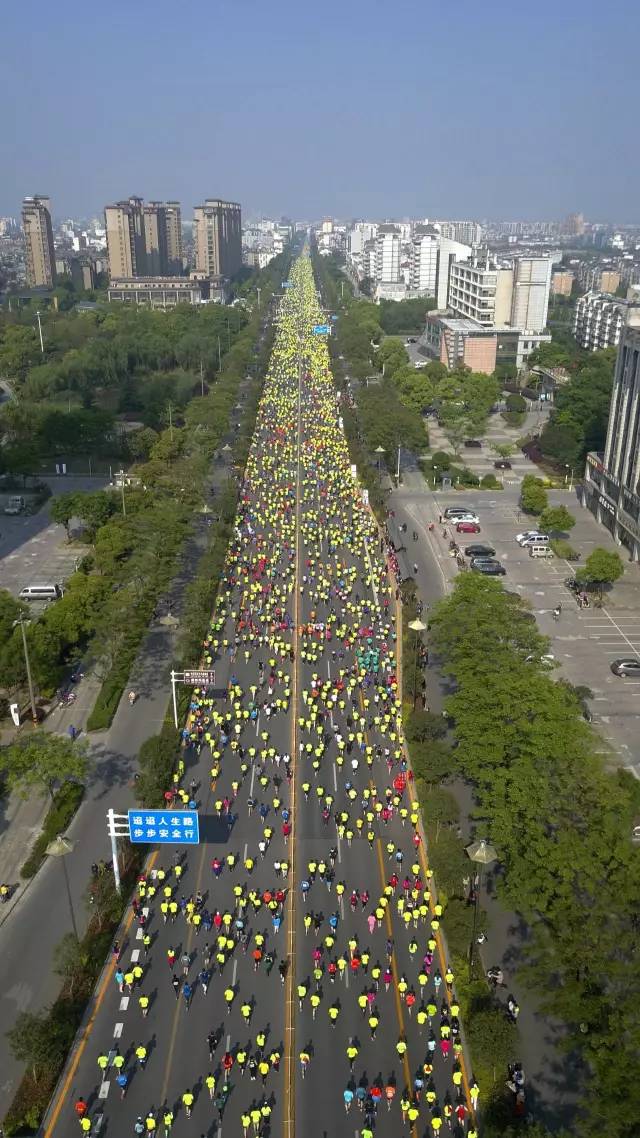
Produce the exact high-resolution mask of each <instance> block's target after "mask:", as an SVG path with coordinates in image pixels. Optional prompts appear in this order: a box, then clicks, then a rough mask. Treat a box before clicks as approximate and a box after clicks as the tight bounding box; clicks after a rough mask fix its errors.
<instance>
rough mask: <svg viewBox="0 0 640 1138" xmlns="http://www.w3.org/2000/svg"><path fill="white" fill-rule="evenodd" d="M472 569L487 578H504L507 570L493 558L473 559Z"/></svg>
mask: <svg viewBox="0 0 640 1138" xmlns="http://www.w3.org/2000/svg"><path fill="white" fill-rule="evenodd" d="M471 568H472V569H475V570H476V572H477V573H484V574H485V576H487V577H504V575H505V573H506V572H507V570H506V569H505V567H504V565H501V564H500V562H499V561H494V559H493V558H492V557H472V558H471Z"/></svg>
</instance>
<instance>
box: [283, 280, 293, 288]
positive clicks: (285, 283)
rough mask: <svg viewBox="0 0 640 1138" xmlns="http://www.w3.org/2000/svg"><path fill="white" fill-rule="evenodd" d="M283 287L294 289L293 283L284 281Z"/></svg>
mask: <svg viewBox="0 0 640 1138" xmlns="http://www.w3.org/2000/svg"><path fill="white" fill-rule="evenodd" d="M282 287H283V288H293V281H283V282H282Z"/></svg>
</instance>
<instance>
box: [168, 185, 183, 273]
mask: <svg viewBox="0 0 640 1138" xmlns="http://www.w3.org/2000/svg"><path fill="white" fill-rule="evenodd" d="M164 218H165V228H166V234H167V271H168V273H169V276H176V275H178V274H180V273H181V272H182V210H181V208H180V202H165V203H164Z"/></svg>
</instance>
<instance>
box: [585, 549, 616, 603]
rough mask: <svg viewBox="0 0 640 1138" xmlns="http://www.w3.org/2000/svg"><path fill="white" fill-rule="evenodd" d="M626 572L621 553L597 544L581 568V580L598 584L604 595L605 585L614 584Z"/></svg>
mask: <svg viewBox="0 0 640 1138" xmlns="http://www.w3.org/2000/svg"><path fill="white" fill-rule="evenodd" d="M623 573H624V564H623V562H622V558H621V557H620V554H619V553H616V552H615V551H614V550H611V549H605V548H604V547H603V546H597V547H596V548H595V549H594V550H593V553H590V554H589V556H588V557H587V560H586V562H585V565H584V568H583V569H581V570H580V580H581V581H584V582H585V584H589V585H596V586H597V588H598V590H599V593H600V596H602V593H603V589H604V586H605V585H612V584H613V583H614V582H615V581H617V580H618V578H619V577H621V576H622V574H623Z"/></svg>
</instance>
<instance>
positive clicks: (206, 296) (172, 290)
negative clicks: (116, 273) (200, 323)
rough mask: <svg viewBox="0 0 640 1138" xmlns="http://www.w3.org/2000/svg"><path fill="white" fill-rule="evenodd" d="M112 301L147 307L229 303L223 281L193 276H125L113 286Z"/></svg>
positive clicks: (114, 279)
mask: <svg viewBox="0 0 640 1138" xmlns="http://www.w3.org/2000/svg"><path fill="white" fill-rule="evenodd" d="M108 297H109V300H110V301H119V302H120V303H122V304H129V305H135V306H136V307H146V308H176V307H177V305H179V304H192V305H197V304H203V303H206V302H207V301H218V302H220V303H225V301H226V292H225V288H224V281H223V280H222V278H220V277H218V278H215V279H213V278H210V277H204V276H203V275H202V274H200V273H197V272H196V273H191V275H190V276H189V277H166V276H161V277H157V278H154V277H128V278H127V277H121V278H117V277H115V278H112V279H111V281H110V283H109V291H108Z"/></svg>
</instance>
